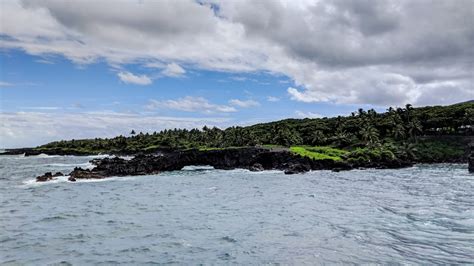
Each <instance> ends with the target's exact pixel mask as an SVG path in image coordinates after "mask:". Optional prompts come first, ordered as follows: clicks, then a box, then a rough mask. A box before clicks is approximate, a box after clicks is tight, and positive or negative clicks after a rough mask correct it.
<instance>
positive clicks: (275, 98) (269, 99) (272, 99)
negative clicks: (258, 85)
mask: <svg viewBox="0 0 474 266" xmlns="http://www.w3.org/2000/svg"><path fill="white" fill-rule="evenodd" d="M267 101H269V102H278V101H280V98H278V97H275V96H268V97H267Z"/></svg>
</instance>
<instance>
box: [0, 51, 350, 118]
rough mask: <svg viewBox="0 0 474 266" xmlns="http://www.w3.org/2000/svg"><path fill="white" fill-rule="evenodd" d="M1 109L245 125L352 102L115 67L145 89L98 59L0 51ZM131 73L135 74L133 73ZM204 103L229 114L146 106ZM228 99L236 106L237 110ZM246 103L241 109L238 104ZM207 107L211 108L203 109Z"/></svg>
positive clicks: (238, 78) (276, 83)
mask: <svg viewBox="0 0 474 266" xmlns="http://www.w3.org/2000/svg"><path fill="white" fill-rule="evenodd" d="M1 63H2V64H1V67H2V71H1V80H2V82H4V84H3V86H2V111H6V112H28V111H51V112H57V111H59V112H84V111H87V112H119V113H137V114H144V113H146V114H157V115H165V116H175V115H180V116H189V117H205V116H208V115H209V114H213V115H216V116H222V117H227V118H229V119H232V120H233V121H235V123H236V124H241V123H248V121H254V120H255V121H271V120H275V119H282V118H291V117H294V118H295V117H298V118H300V117H302V114H308V116H311V114H312V116H334V115H339V114H342V115H347V114H349V113H350V112H351V111H354V110H355V109H354V108H357V106H358V105H337V104H329V103H307V104H304V103H303V104H301V103H299V102H295V101H292V100H291V99H290V97H289V96H288V92H287V89H288V87H291V86H295V85H294V84H293V82H292V81H291V79H289V78H288V77H286V76H282V75H275V74H270V73H266V72H250V73H232V72H218V71H207V70H201V69H192V68H191V69H187V68H185V67H184V66H183V67H184V69H185V71H186V72H185V73H184V74H182V75H180V76H177V77H168V76H161V74H160V70H157V69H154V68H150V67H145V66H141V65H137V64H130V65H125V66H122V68H123V69H126V71H127V72H129V73H140V74H139V75H147V76H158V78H156V79H155V80H153V82H152V83H151V84H147V85H140V84H134V83H126V82H124V81H122V80H121V79H120V78H119V77H118V76H117V73H118V72H121V71H122V70H117V69H114V68H113V67H111V66H109V65H108V64H106V63H104V62H96V63H93V64H87V65H77V64H74V63H72V62H70V61H69V60H67V59H65V58H63V57H61V56H48V57H41V56H32V55H28V54H26V53H24V52H22V51H19V50H8V51H3V52H2V53H1ZM137 75H138V74H137ZM185 97H190V98H199V97H201V98H204V99H206V100H207V101H208V102H209V103H211V104H215V105H221V106H229V107H233V108H234V109H235V110H231V111H229V112H219V111H212V110H210V111H209V112H206V111H205V109H203V110H202V112H201V111H199V109H198V110H196V111H192V112H190V111H183V110H180V109H179V108H178V109H177V108H169V107H168V108H167V107H162V108H160V105H159V104H157V106H156V107H155V108H151V107H150V103H152V102H151V101H159V102H163V101H167V100H176V101H179V100H180V99H183V98H185ZM232 100H239V101H242V102H244V104H241V106H239V105H236V104H232ZM247 102H248V103H249V104H248V105H249V106H245V103H247ZM211 109H212V108H211Z"/></svg>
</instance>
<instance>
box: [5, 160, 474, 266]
mask: <svg viewBox="0 0 474 266" xmlns="http://www.w3.org/2000/svg"><path fill="white" fill-rule="evenodd" d="M92 158H94V157H78V156H46V155H44V156H43V155H39V156H31V157H22V156H0V203H1V204H0V214H1V215H0V263H2V264H5V263H6V264H8V263H11V264H17V263H19V264H35V265H43V264H65V265H68V264H80V265H82V264H168V263H173V264H192V265H194V264H246V265H247V264H336V263H357V264H365V263H376V264H379V263H380V264H388V263H402V264H405V263H408V264H418V263H423V264H461V263H467V264H473V263H474V175H472V174H469V173H468V171H467V165H466V164H436V165H417V166H415V167H411V168H405V169H397V170H376V169H368V170H353V171H343V172H337V173H336V172H331V171H312V172H309V173H306V174H301V175H285V174H283V173H282V172H280V171H264V172H250V171H247V170H215V169H213V168H212V167H197V166H196V167H186V168H185V169H183V170H181V171H174V172H166V173H161V174H158V175H150V176H133V177H113V178H109V179H103V180H87V181H78V182H74V183H73V182H68V181H67V177H60V178H58V179H57V180H55V181H52V182H46V183H36V182H35V177H36V176H37V175H40V174H43V173H44V172H47V171H51V172H56V171H61V172H63V173H66V174H67V173H69V172H70V171H71V170H72V169H73V168H74V167H75V166H80V167H83V168H86V167H91V165H90V164H89V163H88V161H89V160H91V159H92Z"/></svg>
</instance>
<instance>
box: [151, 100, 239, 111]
mask: <svg viewBox="0 0 474 266" xmlns="http://www.w3.org/2000/svg"><path fill="white" fill-rule="evenodd" d="M146 108H147V109H149V110H154V109H159V108H166V109H173V110H178V111H185V112H200V113H208V114H212V113H232V112H237V109H235V108H234V107H232V106H228V105H218V104H213V103H210V102H209V101H208V100H207V99H205V98H203V97H192V96H186V97H183V98H179V99H176V100H165V101H157V100H150V103H149V104H148V105H147V106H146Z"/></svg>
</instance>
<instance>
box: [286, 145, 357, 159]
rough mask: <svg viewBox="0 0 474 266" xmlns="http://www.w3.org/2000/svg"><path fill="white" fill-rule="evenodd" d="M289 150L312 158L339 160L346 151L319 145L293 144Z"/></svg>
mask: <svg viewBox="0 0 474 266" xmlns="http://www.w3.org/2000/svg"><path fill="white" fill-rule="evenodd" d="M290 151H291V152H293V153H296V154H299V155H301V156H303V157H308V158H310V159H313V160H324V159H329V160H333V161H341V160H342V156H343V155H345V154H347V153H348V152H347V151H345V150H340V149H335V148H331V147H319V146H316V147H311V146H293V147H291V148H290Z"/></svg>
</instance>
